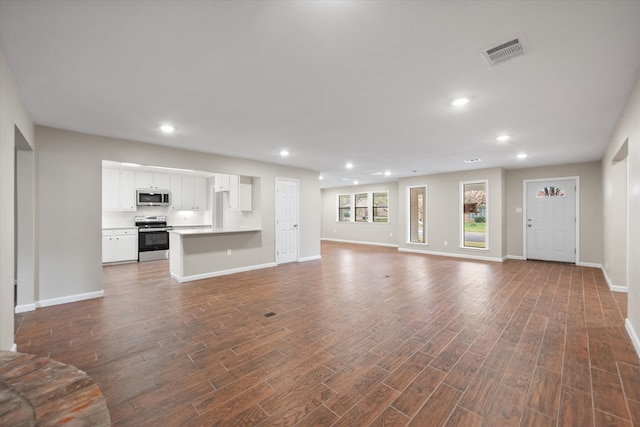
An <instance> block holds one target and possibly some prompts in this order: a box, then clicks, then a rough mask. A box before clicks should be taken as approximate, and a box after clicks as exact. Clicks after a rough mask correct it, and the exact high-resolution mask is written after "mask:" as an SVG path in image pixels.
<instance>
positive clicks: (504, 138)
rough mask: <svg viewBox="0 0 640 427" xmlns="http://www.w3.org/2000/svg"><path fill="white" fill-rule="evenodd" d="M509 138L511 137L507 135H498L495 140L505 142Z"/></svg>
mask: <svg viewBox="0 0 640 427" xmlns="http://www.w3.org/2000/svg"><path fill="white" fill-rule="evenodd" d="M509 138H511V137H510V136H509V135H500V136H499V137H497V138H496V141H500V142H505V141H508V140H509Z"/></svg>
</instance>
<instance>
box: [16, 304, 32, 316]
mask: <svg viewBox="0 0 640 427" xmlns="http://www.w3.org/2000/svg"><path fill="white" fill-rule="evenodd" d="M35 309H36V303H32V304H22V305H16V308H15V310H14V312H15V313H16V314H18V313H26V312H27V311H34V310H35Z"/></svg>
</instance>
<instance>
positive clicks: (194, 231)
mask: <svg viewBox="0 0 640 427" xmlns="http://www.w3.org/2000/svg"><path fill="white" fill-rule="evenodd" d="M251 231H262V228H259V227H258V228H255V227H236V228H221V227H208V228H198V229H191V230H176V229H175V228H174V229H173V230H170V231H169V233H173V234H179V235H181V236H194V235H203V234H225V233H247V232H251Z"/></svg>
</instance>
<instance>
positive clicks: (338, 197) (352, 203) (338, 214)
mask: <svg viewBox="0 0 640 427" xmlns="http://www.w3.org/2000/svg"><path fill="white" fill-rule="evenodd" d="M342 196H349V205H350V206H349V220H348V221H340V197H342ZM354 203H355V202H354V197H353V194H345V193H342V194H338V195H337V196H336V222H342V223H345V222H353V205H354Z"/></svg>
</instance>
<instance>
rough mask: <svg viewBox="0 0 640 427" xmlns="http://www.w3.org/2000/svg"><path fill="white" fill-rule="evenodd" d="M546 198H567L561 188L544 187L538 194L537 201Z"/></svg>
mask: <svg viewBox="0 0 640 427" xmlns="http://www.w3.org/2000/svg"><path fill="white" fill-rule="evenodd" d="M545 197H567V196H566V195H565V194H564V191H562V189H561V188H560V187H554V186H550V187H543V188H541V189H539V190H538V192H537V193H536V198H537V199H544V198H545Z"/></svg>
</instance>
